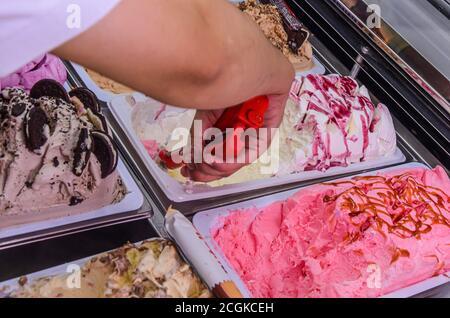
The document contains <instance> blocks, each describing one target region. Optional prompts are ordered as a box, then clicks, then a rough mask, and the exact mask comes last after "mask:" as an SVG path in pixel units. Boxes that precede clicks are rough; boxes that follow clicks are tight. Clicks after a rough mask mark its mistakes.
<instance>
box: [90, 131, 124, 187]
mask: <svg viewBox="0 0 450 318" xmlns="http://www.w3.org/2000/svg"><path fill="white" fill-rule="evenodd" d="M91 138H92V141H93V152H94V154H95V156H96V157H97V160H98V161H99V162H100V166H101V172H102V179H104V178H106V177H107V176H109V175H110V174H111V173H113V172H114V170H116V167H117V162H118V160H119V154H118V153H117V149H116V147H115V146H114V141H113V140H112V139H111V137H110V136H109V135H107V134H105V133H104V132H102V131H98V130H95V131H92V132H91Z"/></svg>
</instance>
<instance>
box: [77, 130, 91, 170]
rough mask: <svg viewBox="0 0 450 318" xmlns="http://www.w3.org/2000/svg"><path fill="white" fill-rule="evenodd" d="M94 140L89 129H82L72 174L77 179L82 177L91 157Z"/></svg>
mask: <svg viewBox="0 0 450 318" xmlns="http://www.w3.org/2000/svg"><path fill="white" fill-rule="evenodd" d="M91 149H92V138H91V136H90V135H89V130H88V129H87V128H81V130H80V136H79V137H78V142H77V146H76V147H75V149H74V151H73V165H72V172H73V174H74V175H76V176H77V177H79V176H81V175H82V174H83V172H84V169H85V168H86V166H87V164H88V162H89V158H90V157H91Z"/></svg>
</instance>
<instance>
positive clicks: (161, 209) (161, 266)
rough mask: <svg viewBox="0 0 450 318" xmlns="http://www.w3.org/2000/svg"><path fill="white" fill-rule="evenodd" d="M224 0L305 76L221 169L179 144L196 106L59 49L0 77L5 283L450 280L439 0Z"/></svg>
mask: <svg viewBox="0 0 450 318" xmlns="http://www.w3.org/2000/svg"><path fill="white" fill-rule="evenodd" d="M232 2H234V3H235V5H236V6H237V8H238V9H239V10H241V11H242V13H243V14H246V15H248V16H249V18H251V19H253V20H254V21H255V23H257V24H258V25H259V26H260V27H261V29H262V30H263V32H264V33H265V35H266V37H267V39H268V41H271V42H272V44H273V45H274V46H275V47H277V48H278V49H280V50H281V51H282V53H283V54H284V55H285V56H286V57H287V58H288V59H289V60H290V61H291V63H292V64H293V67H294V68H295V71H296V76H295V80H294V82H293V84H292V88H291V92H290V96H289V99H288V101H287V103H286V106H285V111H284V118H283V121H282V123H281V126H280V128H279V129H278V130H277V132H276V134H275V136H274V138H273V141H272V144H271V146H270V148H269V149H268V150H267V151H266V152H265V153H264V154H263V155H262V156H261V157H260V158H259V159H258V160H256V161H254V162H253V163H251V164H250V165H247V166H245V167H244V168H242V169H241V170H239V171H237V172H236V173H235V174H233V175H231V176H229V177H226V178H223V179H221V180H216V181H212V182H209V183H200V182H193V181H192V180H191V179H190V178H189V173H186V168H185V167H182V166H183V165H184V164H183V162H180V164H175V163H174V162H173V156H174V154H175V155H179V156H182V155H183V152H182V149H183V148H186V147H187V146H188V141H187V140H185V139H182V138H181V139H180V134H179V132H180V131H182V130H185V131H186V130H187V131H189V130H190V129H191V127H192V126H193V121H194V119H195V118H196V115H197V114H196V111H195V110H192V109H183V108H179V107H174V106H170V105H166V104H163V103H161V102H159V101H156V100H154V99H152V98H151V97H148V96H145V95H144V94H141V93H139V92H136V91H134V90H133V89H131V88H128V87H126V86H125V85H122V84H120V83H116V82H114V81H112V80H110V79H108V78H107V77H105V76H103V75H101V74H98V73H96V72H93V71H92V70H89V69H86V68H84V67H83V66H80V65H78V64H75V63H72V62H70V61H59V60H57V59H56V58H54V57H53V56H50V55H48V56H46V57H42V58H43V59H44V60H43V61H36V62H35V65H39V66H40V67H42V68H44V67H46V66H48V65H50V64H51V63H54V64H52V65H51V67H50V66H48V70H43V71H42V74H46V75H45V77H44V78H42V80H40V81H37V82H33V83H29V81H24V82H23V83H15V84H14V85H12V84H10V85H8V86H13V87H7V86H6V85H5V84H2V85H3V87H2V86H1V85H0V89H2V92H1V96H0V124H1V128H2V130H0V191H1V193H0V194H1V195H0V282H3V283H0V296H3V297H23V296H25V297H42V296H44V297H213V296H218V297H264V298H272V297H274V298H277V297H282V298H284V297H450V279H449V274H450V191H449V189H450V178H449V175H450V152H449V151H450V103H449V98H450V92H449V88H450V82H449V78H450V76H449V70H448V66H449V65H450V56H449V55H448V50H445V47H444V44H445V43H446V44H447V47H448V44H449V43H450V39H449V38H448V32H444V31H445V30H446V27H447V30H448V23H449V22H448V16H446V13H445V12H446V11H445V10H439V9H438V8H436V6H434V5H433V3H434V1H422V2H421V3H422V4H421V5H423V6H424V7H423V8H422V7H416V4H414V5H410V4H403V5H404V7H406V9H404V10H402V9H401V6H400V7H396V5H393V1H381V0H379V1H369V0H354V1H344V0H342V1H340V0H329V1H313V0H294V1H286V2H285V1H283V0H261V1H256V0H246V1H245V2H239V1H232ZM398 2H399V3H400V2H403V1H398ZM409 2H412V1H409ZM409 2H408V3H409ZM287 3H289V5H287ZM395 3H396V4H397V1H395ZM418 3H419V2H418ZM399 5H400V4H399ZM417 5H419V4H417ZM419 6H420V5H419ZM408 10H409V11H411V12H421V16H420V21H421V23H422V24H424V25H427V22H429V23H430V25H431V24H433V25H431V26H430V28H433V30H436V33H435V34H433V36H428V34H430V32H429V30H427V29H424V28H421V29H420V32H409V31H408V30H409V29H408V26H405V23H407V22H405V20H404V16H407V13H405V12H409V11H408ZM403 15H404V16H403ZM433 17H434V18H433ZM280 30H281V31H280ZM441 31H442V32H441ZM439 32H441V33H439ZM413 33H414V34H413ZM438 33H439V34H440V35H439V36H438ZM435 35H436V36H435ZM439 38H441V39H442V38H445V39H446V41H441V42H440V43H438V42H439V41H438V39H439ZM427 43H428V44H427ZM443 43H444V44H443ZM430 47H433V48H434V49H430ZM35 65H34V66H32V67H31V69H33V68H35V67H36V66H35ZM55 69H59V71H58V72H56V73H55V72H54V70H55ZM28 73H29V69H24V70H22V73H21V74H20V76H23V77H24V78H26V77H27V76H28ZM0 83H2V82H0ZM3 83H6V82H3ZM19 84H20V85H19ZM25 84H26V85H25ZM27 85H29V86H27ZM251 102H252V103H253V106H254V105H256V104H257V103H258V102H264V101H261V100H256V101H255V100H253V101H251ZM37 104H39V105H40V107H37V106H36V105H37ZM245 107H252V105H251V104H250V102H249V103H244V104H243V105H241V109H242V108H245ZM254 107H256V106H254ZM228 128H232V127H228ZM169 155H171V158H170V160H169V159H168V156H169ZM199 234H200V235H199ZM72 265H75V266H78V268H79V269H80V270H81V271H82V273H84V275H83V280H82V282H81V287H80V286H78V288H71V287H70V286H66V284H65V282H66V279H67V275H70V271H68V268H69V267H70V266H72ZM125 272H127V273H129V274H127V275H128V276H127V279H126V280H124V279H123V278H124V277H125V276H126V275H125V274H124V273H125ZM123 275H125V276H123ZM158 275H159V276H158ZM122 276H123V277H122Z"/></svg>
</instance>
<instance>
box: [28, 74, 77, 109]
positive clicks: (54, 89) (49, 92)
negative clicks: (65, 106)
mask: <svg viewBox="0 0 450 318" xmlns="http://www.w3.org/2000/svg"><path fill="white" fill-rule="evenodd" d="M30 97H31V98H35V99H38V98H40V97H54V98H60V99H62V100H64V101H66V102H67V103H70V97H69V95H68V94H67V92H66V90H65V88H64V86H62V85H61V84H60V83H59V82H57V81H55V80H52V79H43V80H40V81H39V82H37V83H36V84H34V86H33V87H32V88H31V91H30Z"/></svg>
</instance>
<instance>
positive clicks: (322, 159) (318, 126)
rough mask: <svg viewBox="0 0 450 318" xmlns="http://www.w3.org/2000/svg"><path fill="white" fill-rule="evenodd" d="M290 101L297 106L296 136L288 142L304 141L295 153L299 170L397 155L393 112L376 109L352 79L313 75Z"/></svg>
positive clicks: (296, 85) (296, 86)
mask: <svg viewBox="0 0 450 318" xmlns="http://www.w3.org/2000/svg"><path fill="white" fill-rule="evenodd" d="M291 98H292V99H294V100H295V102H296V104H297V107H296V113H295V117H294V118H293V120H292V121H293V122H294V123H295V124H296V126H295V129H296V133H294V134H293V135H291V136H292V137H288V139H290V141H292V142H294V143H296V141H298V140H303V142H302V144H303V147H300V148H298V149H296V150H295V155H294V166H293V169H294V170H295V171H308V170H327V169H329V168H331V167H334V166H347V165H349V164H351V163H355V162H360V161H366V160H370V159H374V158H378V157H381V156H389V155H392V154H393V153H394V152H395V150H396V135H395V128H394V125H393V121H392V117H391V115H390V113H389V110H388V109H387V107H386V106H384V105H382V104H379V105H377V106H375V105H374V104H373V103H372V101H371V100H370V96H369V94H368V92H367V90H366V88H365V87H359V85H358V83H357V82H356V81H354V80H353V79H352V78H350V77H342V76H338V75H329V76H321V75H308V76H306V77H305V78H304V79H303V81H301V82H295V83H294V85H293V89H292V91H291ZM306 140H307V141H308V142H304V141H306Z"/></svg>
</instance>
